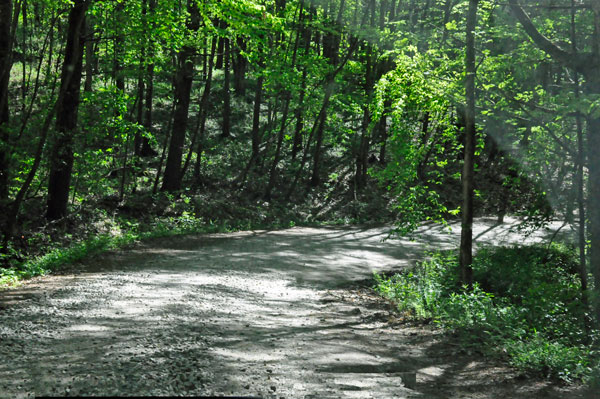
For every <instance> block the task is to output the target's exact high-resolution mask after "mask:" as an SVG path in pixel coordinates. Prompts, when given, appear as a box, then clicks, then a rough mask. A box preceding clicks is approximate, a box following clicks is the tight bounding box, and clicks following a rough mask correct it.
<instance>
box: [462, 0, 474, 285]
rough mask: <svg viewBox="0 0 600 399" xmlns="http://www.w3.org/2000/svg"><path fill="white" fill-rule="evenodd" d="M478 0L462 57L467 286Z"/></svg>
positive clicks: (468, 276)
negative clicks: (463, 68) (464, 102)
mask: <svg viewBox="0 0 600 399" xmlns="http://www.w3.org/2000/svg"><path fill="white" fill-rule="evenodd" d="M478 2H479V0H469V10H468V11H467V43H466V57H465V70H466V78H465V94H466V102H467V105H466V108H465V147H464V163H463V170H462V197H463V205H462V209H461V216H462V223H461V228H462V229H461V234H460V258H459V266H460V280H461V282H462V283H463V284H465V285H468V286H469V287H470V286H471V285H472V284H473V268H472V264H473V180H474V165H475V160H474V158H475V139H476V138H475V134H476V129H475V74H476V69H475V26H476V23H477V5H478Z"/></svg>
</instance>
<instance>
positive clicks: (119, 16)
mask: <svg viewBox="0 0 600 399" xmlns="http://www.w3.org/2000/svg"><path fill="white" fill-rule="evenodd" d="M124 9H125V3H123V2H119V3H117V6H116V8H115V25H116V30H117V33H116V35H115V49H114V57H115V58H114V72H113V73H114V79H115V85H116V87H117V90H119V92H120V93H121V94H123V93H124V92H125V75H124V74H123V36H122V31H121V29H122V26H123V24H124V23H125V22H124V21H123V19H124V18H123V16H124V15H123V14H124V12H123V11H124Z"/></svg>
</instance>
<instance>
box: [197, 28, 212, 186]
mask: <svg viewBox="0 0 600 399" xmlns="http://www.w3.org/2000/svg"><path fill="white" fill-rule="evenodd" d="M216 43H217V38H216V37H213V39H212V44H211V51H210V58H209V61H208V72H207V75H206V83H205V84H204V92H203V93H202V101H201V103H200V120H199V126H198V128H199V137H198V146H197V148H196V163H195V164H194V180H195V181H196V182H198V181H199V180H200V166H201V164H202V152H203V151H204V130H205V128H206V117H207V114H208V110H207V108H208V98H209V97H210V91H211V87H212V77H213V69H214V60H215V51H216V48H217V45H216Z"/></svg>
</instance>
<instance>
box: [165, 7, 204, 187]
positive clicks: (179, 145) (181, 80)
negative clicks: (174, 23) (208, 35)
mask: <svg viewBox="0 0 600 399" xmlns="http://www.w3.org/2000/svg"><path fill="white" fill-rule="evenodd" d="M187 4H188V11H189V14H190V16H189V18H188V21H187V23H186V25H187V29H188V30H189V31H190V32H192V33H194V32H197V31H198V29H199V28H200V14H199V10H198V5H197V3H196V1H194V0H188V3H187ZM195 55H196V44H195V43H191V42H188V43H186V44H185V45H184V46H183V47H182V48H181V50H180V51H179V54H178V56H177V72H176V76H175V114H174V118H173V127H172V129H173V130H172V132H171V141H170V144H169V154H168V156H167V164H166V166H165V174H164V177H163V183H162V187H161V190H162V191H177V190H179V189H180V188H181V180H182V175H181V161H182V157H183V145H184V143H185V134H186V131H187V126H188V113H189V108H190V94H191V91H192V82H193V78H194V58H195Z"/></svg>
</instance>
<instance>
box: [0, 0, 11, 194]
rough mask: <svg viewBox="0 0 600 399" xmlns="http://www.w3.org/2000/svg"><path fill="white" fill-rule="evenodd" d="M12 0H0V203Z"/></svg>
mask: <svg viewBox="0 0 600 399" xmlns="http://www.w3.org/2000/svg"><path fill="white" fill-rule="evenodd" d="M11 21H12V0H0V205H4V204H5V203H6V201H7V200H8V174H9V165H8V158H9V156H8V153H9V145H8V140H9V135H8V126H7V125H8V121H9V109H8V84H9V81H10V70H11V68H12V35H11Z"/></svg>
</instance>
